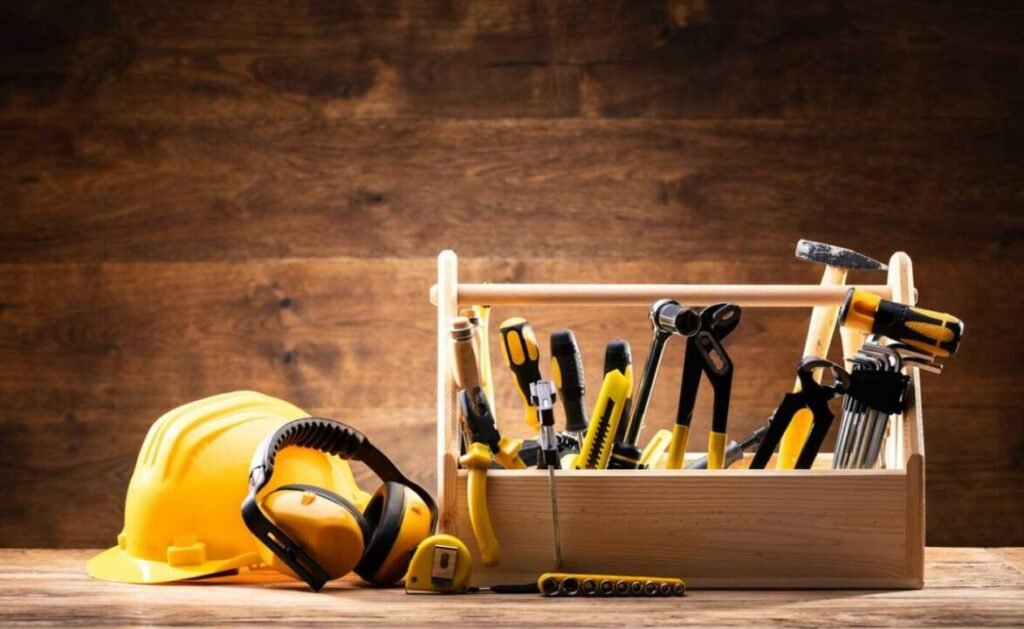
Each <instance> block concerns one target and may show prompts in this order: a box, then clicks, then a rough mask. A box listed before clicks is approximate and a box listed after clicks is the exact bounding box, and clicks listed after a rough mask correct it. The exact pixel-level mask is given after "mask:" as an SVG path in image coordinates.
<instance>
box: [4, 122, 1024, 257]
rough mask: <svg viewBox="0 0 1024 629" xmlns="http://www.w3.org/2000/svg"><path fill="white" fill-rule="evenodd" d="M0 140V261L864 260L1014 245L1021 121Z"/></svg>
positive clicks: (295, 127) (66, 128)
mask: <svg viewBox="0 0 1024 629" xmlns="http://www.w3.org/2000/svg"><path fill="white" fill-rule="evenodd" d="M0 139H3V140H4V144H6V145H7V146H8V150H7V151H5V155H4V156H3V157H0V165H2V166H3V172H2V174H0V178H2V179H0V181H3V183H4V186H3V192H2V197H0V199H2V201H3V204H4V206H5V208H7V212H8V220H6V221H4V222H3V223H0V261H12V262H13V261H18V262H22V261H24V262H30V261H31V262H34V261H68V260H72V261H90V262H91V261H97V260H166V261H177V260H182V259H188V260H209V259H216V260H223V259H234V260H239V259H249V258H254V257H259V258H262V257H302V258H309V257H325V256H337V255H345V256H363V257H365V256H398V257H408V256H418V257H422V256H424V255H429V254H432V253H433V252H436V251H439V250H440V249H441V248H443V247H446V246H453V247H457V249H458V250H459V251H460V252H461V253H462V254H463V255H466V256H489V257H490V256H493V257H509V258H522V257H526V256H543V257H568V258H581V257H587V258H622V259H632V258H636V257H657V258H678V259H680V260H693V259H698V260H722V259H740V260H748V261H754V260H757V259H761V260H772V261H776V260H779V259H780V256H787V255H788V253H789V251H791V249H792V246H793V243H794V242H795V241H796V239H797V238H799V237H801V236H805V237H810V238H820V239H823V240H828V239H829V237H830V235H831V236H832V239H833V240H835V239H836V238H835V237H834V234H836V230H837V228H838V229H840V230H842V231H843V233H844V234H848V235H849V236H848V238H849V240H848V242H851V243H856V244H857V246H858V247H860V248H861V249H864V250H865V251H869V252H875V254H876V255H879V256H885V255H888V253H889V252H891V251H893V250H895V249H897V248H900V249H905V250H906V251H908V252H909V253H910V254H911V255H912V256H913V257H914V259H915V260H920V261H921V262H924V261H925V260H932V259H934V258H936V257H938V258H947V257H949V256H955V257H958V258H963V257H970V258H972V259H978V260H979V261H982V260H986V261H990V260H993V259H1004V258H1010V259H1013V260H1015V261H1020V260H1021V251H1022V249H1021V247H1020V242H1021V236H1022V234H1021V231H1020V228H1019V220H1018V214H1019V201H1020V190H1019V170H1020V167H1021V163H1022V161H1024V160H1022V155H1021V152H1022V151H1021V147H1022V146H1024V125H1020V124H1018V123H1011V122H1004V121H989V120H983V121H964V120H932V121H927V122H923V123H921V124H920V125H917V126H913V127H910V128H903V127H900V126H895V127H888V126H885V125H879V124H873V123H861V122H856V121H855V122H834V123H804V122H782V121H743V122H735V121H730V122H722V121H706V120H697V121H681V122H679V121H649V120H629V121H615V120H602V121H580V120H559V121H517V122H515V123H514V124H512V123H510V122H508V121H505V122H490V121H484V122H479V121H473V122H465V121H387V122H381V121H374V122H364V121H356V122H353V121H345V122H335V123H325V122H320V121H311V122H305V123H295V124H293V123H282V122H273V121H266V122H260V123H254V124H236V123H217V124H208V123H195V124H185V123H173V124H164V123H147V124H144V125H142V124H137V123H131V124H106V123H93V122H88V123H84V122H79V121H70V122H69V121H60V122H49V121H47V122H32V121H30V122H26V121H23V120H20V119H18V120H14V121H8V122H6V123H4V122H2V121H0ZM964 155H970V156H971V163H970V164H965V162H964V157H963V156H964ZM937 208H939V209H941V210H942V218H941V220H935V219H934V218H933V217H932V213H933V212H935V211H936V209H937ZM979 208H980V209H983V210H984V211H985V220H978V216H977V214H976V212H977V211H978V210H979ZM581 215H582V216H590V217H592V219H591V220H593V221H595V222H596V224H595V225H594V229H590V230H588V232H587V233H588V235H589V237H588V238H579V237H575V236H576V234H578V233H579V229H580V227H579V218H580V216H581ZM427 217H429V220H428V219H427ZM154 233H159V234H160V237H159V238H156V237H154ZM740 233H743V235H744V236H746V237H744V238H737V237H736V235H737V234H740ZM96 234H102V238H97V237H96V236H95V235H96ZM710 243H714V246H709V244H710Z"/></svg>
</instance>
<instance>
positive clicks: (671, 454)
mask: <svg viewBox="0 0 1024 629" xmlns="http://www.w3.org/2000/svg"><path fill="white" fill-rule="evenodd" d="M689 440H690V427H689V426H684V425H683V424H675V425H673V426H672V443H670V444H669V446H668V459H667V460H666V461H665V469H666V470H678V469H682V467H683V459H684V458H686V442H687V441H689Z"/></svg>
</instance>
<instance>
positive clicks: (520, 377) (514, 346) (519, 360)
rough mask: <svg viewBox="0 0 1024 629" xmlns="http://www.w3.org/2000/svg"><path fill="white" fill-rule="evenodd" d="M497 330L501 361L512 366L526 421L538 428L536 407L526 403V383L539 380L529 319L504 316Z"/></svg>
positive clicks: (538, 367)
mask: <svg viewBox="0 0 1024 629" xmlns="http://www.w3.org/2000/svg"><path fill="white" fill-rule="evenodd" d="M499 332H500V333H501V353H502V355H504V357H505V364H506V365H508V368H509V369H511V370H512V375H513V376H514V377H515V380H516V389H517V390H518V391H519V396H520V397H521V398H522V400H523V405H524V406H525V408H526V425H527V426H529V427H530V429H531V430H532V431H534V432H535V433H536V432H539V431H540V417H539V416H538V414H537V407H535V406H533V405H532V404H531V403H530V385H531V384H533V383H534V382H537V381H538V380H541V375H540V350H539V348H538V347H537V337H536V335H535V334H534V333H533V328H532V327H530V324H529V322H527V321H526V319H523V318H522V317H513V318H511V319H506V320H505V321H504V322H502V324H501V327H500V328H499Z"/></svg>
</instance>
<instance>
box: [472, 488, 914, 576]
mask: <svg viewBox="0 0 1024 629" xmlns="http://www.w3.org/2000/svg"><path fill="white" fill-rule="evenodd" d="M911 486H912V483H909V482H908V475H907V472H905V471H902V470H893V471H868V470H864V471H859V470H857V471H853V470H851V471H833V470H828V471H824V470H823V471H818V470H810V471H786V472H774V471H747V470H735V471H729V472H725V473H723V472H720V471H696V470H689V471H685V472H677V471H650V472H643V473H637V472H628V471H627V472H623V471H608V470H600V471H595V470H578V471H568V470H567V471H560V472H557V479H556V488H557V498H558V511H559V520H560V524H561V537H562V553H563V556H564V562H563V565H562V567H561V569H562V570H563V571H575V572H600V573H605V574H607V573H620V574H640V575H656V576H678V577H681V578H683V579H685V580H686V581H687V584H688V586H690V587H695V588H914V587H921V582H920V575H919V572H918V570H917V569H915V568H914V567H913V566H911V565H909V564H910V563H912V560H913V558H914V557H916V556H917V554H918V552H919V551H916V550H914V549H911V548H909V547H908V546H909V544H912V543H913V541H912V538H913V536H908V534H907V525H908V523H909V522H912V521H914V520H915V519H916V517H917V516H915V515H914V514H912V513H909V512H908V510H909V509H913V506H912V505H913V504H914V502H913V498H912V497H911V496H909V495H908V489H909V488H910V487H911ZM548 491H549V488H548V476H547V473H546V472H538V471H532V470H525V471H516V472H502V471H492V472H490V473H489V474H488V492H489V496H488V497H489V502H490V510H491V517H492V519H493V522H494V527H495V532H496V534H497V538H498V542H499V544H500V545H501V546H502V562H501V564H500V565H499V566H497V567H495V568H484V567H483V566H482V565H480V564H479V562H478V559H477V557H478V553H477V551H476V548H475V546H474V542H473V533H472V530H471V529H470V526H469V519H468V514H467V510H466V498H465V496H466V476H465V474H464V473H462V472H460V473H459V477H458V490H457V496H458V498H457V500H458V514H457V518H456V534H457V535H458V536H459V537H461V538H462V539H463V540H465V541H466V542H467V544H469V546H470V549H471V552H472V553H473V556H474V562H475V563H474V568H473V569H474V577H473V578H474V584H475V585H489V584H495V583H517V582H525V581H529V580H531V579H535V578H536V576H537V574H538V572H542V571H545V570H554V569H555V560H554V533H553V528H552V522H551V511H550V510H551V502H550V496H549V493H548Z"/></svg>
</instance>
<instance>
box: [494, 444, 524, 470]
mask: <svg viewBox="0 0 1024 629" xmlns="http://www.w3.org/2000/svg"><path fill="white" fill-rule="evenodd" d="M522 449H523V440H522V439H509V438H508V437H502V438H501V440H500V441H499V442H498V451H497V452H496V453H494V460H495V461H497V462H498V465H500V466H502V467H503V468H505V469H506V470H525V469H526V463H525V462H524V461H523V459H522V458H520V457H519V451H520V450H522Z"/></svg>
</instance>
